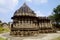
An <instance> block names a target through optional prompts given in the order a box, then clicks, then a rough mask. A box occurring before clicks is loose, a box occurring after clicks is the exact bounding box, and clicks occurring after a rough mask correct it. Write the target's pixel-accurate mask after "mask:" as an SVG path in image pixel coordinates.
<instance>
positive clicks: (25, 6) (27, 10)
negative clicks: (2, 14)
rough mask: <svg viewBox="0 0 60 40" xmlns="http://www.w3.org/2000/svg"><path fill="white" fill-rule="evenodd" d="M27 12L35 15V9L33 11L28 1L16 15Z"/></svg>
mask: <svg viewBox="0 0 60 40" xmlns="http://www.w3.org/2000/svg"><path fill="white" fill-rule="evenodd" d="M23 13H24V14H26V13H30V14H33V15H35V13H34V11H32V10H31V9H30V8H29V7H28V6H27V4H26V3H24V4H23V5H22V6H21V7H20V8H19V9H18V10H17V11H15V15H17V14H18V15H19V14H23Z"/></svg>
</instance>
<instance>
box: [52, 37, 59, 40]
mask: <svg viewBox="0 0 60 40" xmlns="http://www.w3.org/2000/svg"><path fill="white" fill-rule="evenodd" d="M52 40H60V37H57V38H54V39H52Z"/></svg>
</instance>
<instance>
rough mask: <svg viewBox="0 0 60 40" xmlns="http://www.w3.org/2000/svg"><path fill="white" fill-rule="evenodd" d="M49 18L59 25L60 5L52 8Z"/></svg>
mask: <svg viewBox="0 0 60 40" xmlns="http://www.w3.org/2000/svg"><path fill="white" fill-rule="evenodd" d="M49 18H51V19H53V21H55V22H56V25H57V26H58V25H60V5H58V6H57V7H56V8H54V9H53V14H52V15H50V16H49Z"/></svg>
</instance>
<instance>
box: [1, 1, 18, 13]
mask: <svg viewBox="0 0 60 40" xmlns="http://www.w3.org/2000/svg"><path fill="white" fill-rule="evenodd" d="M17 4H18V0H0V13H7V12H8V11H9V10H13V9H14V8H15V6H16V5H17Z"/></svg>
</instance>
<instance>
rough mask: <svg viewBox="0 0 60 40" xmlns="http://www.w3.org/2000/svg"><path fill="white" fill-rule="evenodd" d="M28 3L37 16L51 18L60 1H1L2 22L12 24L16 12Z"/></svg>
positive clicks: (0, 18)
mask: <svg viewBox="0 0 60 40" xmlns="http://www.w3.org/2000/svg"><path fill="white" fill-rule="evenodd" d="M24 2H25V3H26V4H27V5H28V6H29V7H30V8H31V9H32V10H33V11H34V12H35V13H36V14H37V16H49V15H51V14H52V11H53V8H55V7H56V6H57V5H60V0H0V20H2V21H3V22H10V21H11V17H12V16H13V14H14V12H15V11H16V10H17V9H19V8H20V7H21V6H22V5H23V3H24Z"/></svg>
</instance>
